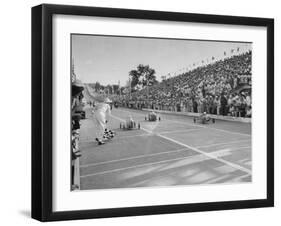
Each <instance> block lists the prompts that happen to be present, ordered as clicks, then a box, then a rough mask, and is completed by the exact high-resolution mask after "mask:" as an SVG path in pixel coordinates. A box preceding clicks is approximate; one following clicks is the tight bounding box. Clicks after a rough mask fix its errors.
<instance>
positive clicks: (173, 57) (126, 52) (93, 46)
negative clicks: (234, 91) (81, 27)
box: [71, 34, 251, 86]
mask: <svg viewBox="0 0 281 226" xmlns="http://www.w3.org/2000/svg"><path fill="white" fill-rule="evenodd" d="M71 40H72V60H73V62H74V63H73V64H74V70H75V74H76V76H77V78H78V79H79V80H81V81H82V82H83V83H95V82H99V83H101V84H102V85H108V84H111V85H112V84H118V81H120V85H121V86H123V85H125V84H126V82H127V81H128V76H129V71H131V70H133V69H136V67H137V66H138V65H139V64H144V65H149V66H150V67H151V68H153V69H154V70H155V71H156V74H155V75H156V77H157V79H158V80H159V81H161V76H167V75H168V74H169V73H170V75H171V76H175V75H176V74H179V73H180V72H183V71H186V70H187V68H189V66H192V65H193V64H194V63H195V64H196V65H198V64H199V65H202V60H203V61H204V63H206V62H207V59H208V62H210V61H211V57H212V56H214V57H215V59H219V58H222V57H224V51H226V53H227V55H230V54H231V49H234V54H235V52H236V51H237V48H238V47H239V53H241V52H243V51H246V50H248V49H250V48H251V44H249V43H235V42H217V41H199V40H198V41H197V40H176V39H158V38H136V37H117V36H96V35H76V34H75V35H74V34H73V35H72V39H71Z"/></svg>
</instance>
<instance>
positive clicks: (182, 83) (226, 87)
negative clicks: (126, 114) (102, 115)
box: [115, 51, 252, 117]
mask: <svg viewBox="0 0 281 226" xmlns="http://www.w3.org/2000/svg"><path fill="white" fill-rule="evenodd" d="M251 77H252V52H251V51H248V52H245V53H242V54H240V55H235V56H231V57H229V58H226V59H223V60H219V61H216V62H214V63H211V64H208V65H205V66H200V67H197V68H196V69H193V70H192V71H188V72H185V73H182V74H180V75H178V76H175V77H172V78H168V79H166V80H163V81H162V82H160V83H158V84H156V85H154V86H150V87H146V88H144V89H142V90H139V91H135V92H132V93H130V94H126V95H121V96H116V97H115V100H116V101H118V102H119V103H120V104H121V105H123V106H125V107H131V108H139V109H140V108H150V109H158V110H168V111H184V112H198V113H203V112H207V113H208V114H220V115H231V116H237V117H251V108H252V107H251V85H252V81H251Z"/></svg>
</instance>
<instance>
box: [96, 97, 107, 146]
mask: <svg viewBox="0 0 281 226" xmlns="http://www.w3.org/2000/svg"><path fill="white" fill-rule="evenodd" d="M110 103H111V100H110V99H109V98H105V99H104V101H103V102H101V103H98V104H96V106H95V108H94V110H93V114H94V122H95V124H96V141H97V142H98V144H99V145H102V144H104V141H103V135H104V132H105V128H106V123H107V117H108V116H109V115H110V114H111V110H110Z"/></svg>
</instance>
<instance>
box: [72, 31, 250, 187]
mask: <svg viewBox="0 0 281 226" xmlns="http://www.w3.org/2000/svg"><path fill="white" fill-rule="evenodd" d="M70 62H71V75H70V76H71V87H72V88H71V116H72V120H71V126H72V131H71V133H72V140H71V144H72V149H71V156H72V157H71V166H72V167H71V190H89V189H112V188H137V187H155V186H159V187H161V186H164V187H166V186H179V185H181V186H187V185H188V186H191V185H206V184H207V185H211V184H216V185H218V184H222V185H223V184H234V183H250V182H251V181H252V155H251V153H252V151H251V150H252V147H251V127H252V122H251V116H252V103H251V99H252V98H251V97H252V43H249V42H231V41H216V40H188V39H167V38H165V39H164V38H163V39H161V38H152V37H123V36H103V35H86V34H72V35H71V59H70Z"/></svg>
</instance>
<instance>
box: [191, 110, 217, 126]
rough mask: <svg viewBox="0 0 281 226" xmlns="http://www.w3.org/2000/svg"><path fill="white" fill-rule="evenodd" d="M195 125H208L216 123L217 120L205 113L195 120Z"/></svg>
mask: <svg viewBox="0 0 281 226" xmlns="http://www.w3.org/2000/svg"><path fill="white" fill-rule="evenodd" d="M193 122H194V123H202V124H207V123H211V122H212V123H215V122H216V120H215V119H214V118H211V117H210V116H209V115H207V114H206V112H204V113H203V114H201V115H199V116H198V117H194V118H193Z"/></svg>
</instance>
